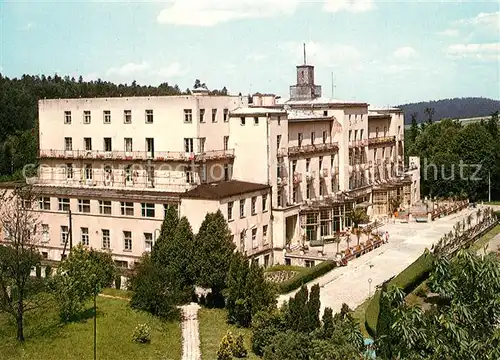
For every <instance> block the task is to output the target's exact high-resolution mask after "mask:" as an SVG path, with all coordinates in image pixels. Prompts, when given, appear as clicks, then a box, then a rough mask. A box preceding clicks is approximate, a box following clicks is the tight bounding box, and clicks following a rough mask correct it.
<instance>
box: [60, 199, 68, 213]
mask: <svg viewBox="0 0 500 360" xmlns="http://www.w3.org/2000/svg"><path fill="white" fill-rule="evenodd" d="M58 201H59V211H69V209H70V207H69V199H68V198H58Z"/></svg>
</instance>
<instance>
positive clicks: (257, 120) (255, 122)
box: [253, 116, 259, 125]
mask: <svg viewBox="0 0 500 360" xmlns="http://www.w3.org/2000/svg"><path fill="white" fill-rule="evenodd" d="M253 124H254V125H259V118H258V117H257V116H255V117H254V118H253Z"/></svg>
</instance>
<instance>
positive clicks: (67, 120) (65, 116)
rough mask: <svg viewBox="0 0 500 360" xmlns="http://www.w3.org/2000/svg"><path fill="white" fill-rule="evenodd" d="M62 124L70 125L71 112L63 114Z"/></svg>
mask: <svg viewBox="0 0 500 360" xmlns="http://www.w3.org/2000/svg"><path fill="white" fill-rule="evenodd" d="M64 123H65V124H71V111H65V112H64Z"/></svg>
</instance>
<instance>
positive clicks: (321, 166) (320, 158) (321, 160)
mask: <svg viewBox="0 0 500 360" xmlns="http://www.w3.org/2000/svg"><path fill="white" fill-rule="evenodd" d="M321 169H323V156H320V157H319V171H321Z"/></svg>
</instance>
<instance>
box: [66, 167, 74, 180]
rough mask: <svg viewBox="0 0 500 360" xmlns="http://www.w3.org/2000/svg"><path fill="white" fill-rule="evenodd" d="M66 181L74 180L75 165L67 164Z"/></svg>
mask: <svg viewBox="0 0 500 360" xmlns="http://www.w3.org/2000/svg"><path fill="white" fill-rule="evenodd" d="M66 179H73V164H66Z"/></svg>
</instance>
